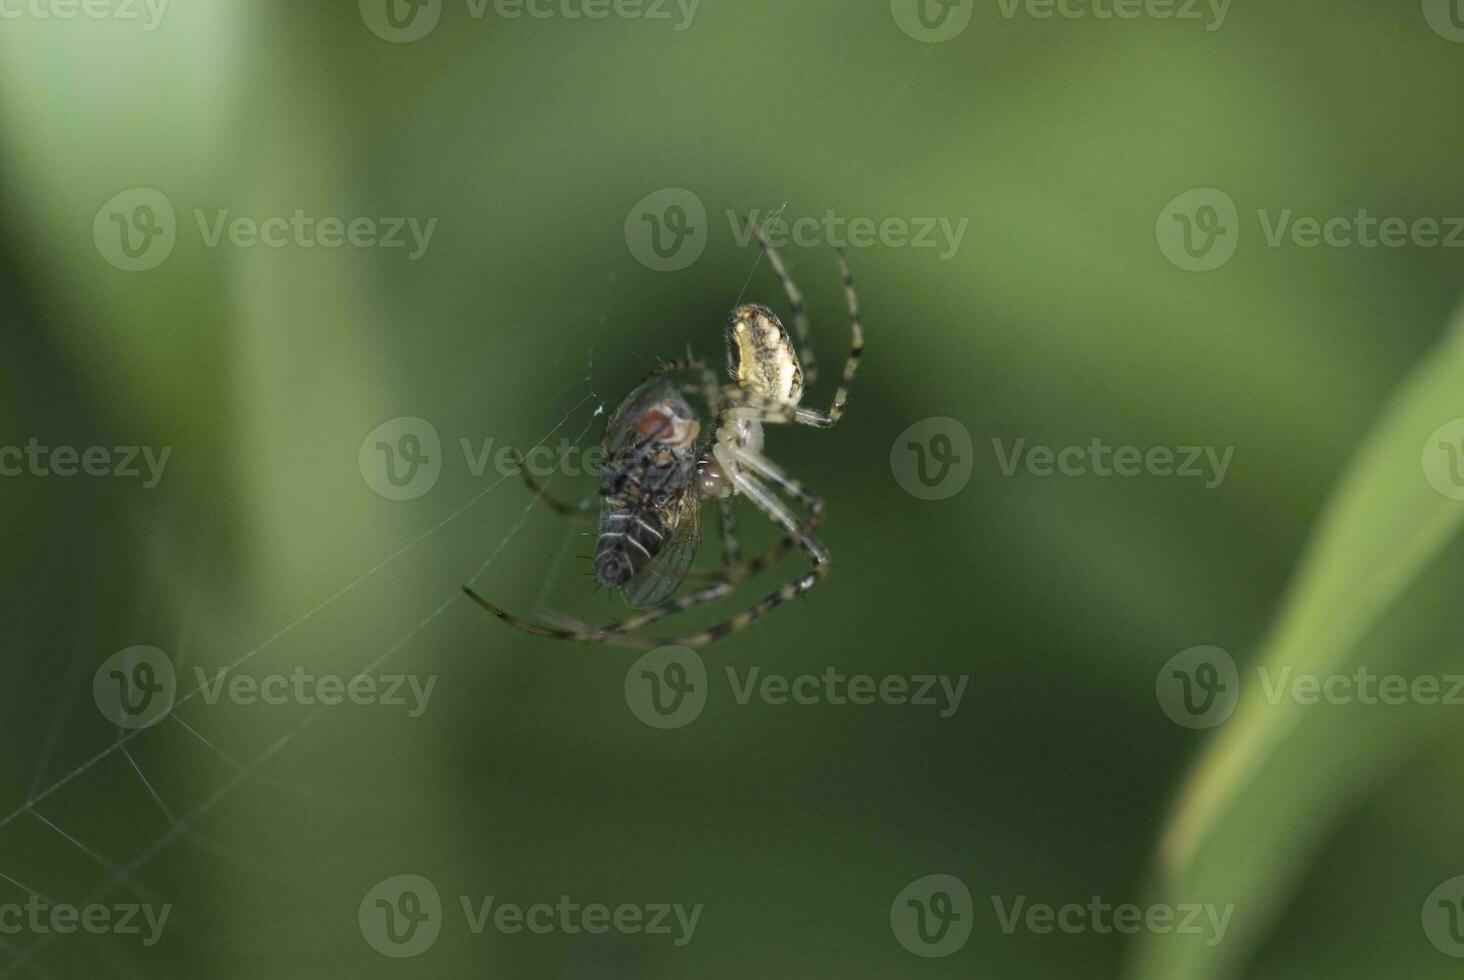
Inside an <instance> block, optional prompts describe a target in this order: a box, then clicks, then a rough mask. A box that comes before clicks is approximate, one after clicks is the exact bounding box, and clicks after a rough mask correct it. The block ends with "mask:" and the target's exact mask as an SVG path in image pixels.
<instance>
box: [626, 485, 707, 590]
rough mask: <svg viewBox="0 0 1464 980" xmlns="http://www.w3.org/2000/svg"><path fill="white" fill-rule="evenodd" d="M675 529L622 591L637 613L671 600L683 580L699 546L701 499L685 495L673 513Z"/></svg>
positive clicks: (692, 494) (693, 494)
mask: <svg viewBox="0 0 1464 980" xmlns="http://www.w3.org/2000/svg"><path fill="white" fill-rule="evenodd" d="M672 514H673V517H672V520H673V521H674V524H675V526H674V527H673V528H672V529H671V533H670V540H668V541H667V542H666V543H665V545H663V546H662V547H661V550H660V551H658V552H657V553H656V557H655V558H652V559H651V563H650V564H649V565H647V566H646V567H645V568H643V569H641V572H640V574H639V575H637V576H636V577H635V578H633V579H631V580H630V581H629V582H627V583H625V586H624V588H623V589H622V590H621V591H622V593H623V594H624V596H625V601H626V602H628V603H630V605H631V606H632V607H634V608H636V609H647V608H650V607H651V606H657V605H660V604H661V603H662V602H665V601H666V600H667V599H668V598H670V596H671V593H673V592H675V591H676V587H677V586H678V585H680V584H681V580H682V579H684V578H685V577H686V570H687V569H688V568H690V567H691V560H692V559H693V558H694V557H696V549H697V546H698V545H699V544H701V498H700V497H699V496H697V495H696V494H695V493H688V494H687V495H686V497H685V498H684V499H683V500H682V501H681V503H680V504H678V505H677V507H676V508H675V509H674V510H673V511H672Z"/></svg>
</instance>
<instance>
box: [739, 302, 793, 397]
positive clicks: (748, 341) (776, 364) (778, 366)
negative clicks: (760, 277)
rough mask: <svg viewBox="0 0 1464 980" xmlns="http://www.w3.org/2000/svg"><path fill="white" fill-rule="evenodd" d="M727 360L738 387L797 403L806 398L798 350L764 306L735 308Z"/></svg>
mask: <svg viewBox="0 0 1464 980" xmlns="http://www.w3.org/2000/svg"><path fill="white" fill-rule="evenodd" d="M727 362H728V363H727V370H728V371H729V372H730V373H731V375H732V377H733V379H734V380H735V381H736V382H737V385H738V387H741V388H745V389H747V390H748V391H753V392H756V393H757V394H759V395H762V396H763V397H764V398H772V399H776V400H778V401H780V402H788V403H791V404H794V405H796V404H798V402H799V401H800V400H801V399H802V398H803V368H802V367H800V366H799V364H798V353H797V351H796V350H794V348H793V343H792V341H790V340H789V339H788V331H787V330H784V329H783V324H782V323H781V322H780V321H779V320H778V317H777V315H776V314H774V313H773V311H772V310H770V309H768V308H767V307H765V306H756V305H748V306H739V307H737V309H735V310H733V311H732V315H731V317H730V318H729V323H728V327H727Z"/></svg>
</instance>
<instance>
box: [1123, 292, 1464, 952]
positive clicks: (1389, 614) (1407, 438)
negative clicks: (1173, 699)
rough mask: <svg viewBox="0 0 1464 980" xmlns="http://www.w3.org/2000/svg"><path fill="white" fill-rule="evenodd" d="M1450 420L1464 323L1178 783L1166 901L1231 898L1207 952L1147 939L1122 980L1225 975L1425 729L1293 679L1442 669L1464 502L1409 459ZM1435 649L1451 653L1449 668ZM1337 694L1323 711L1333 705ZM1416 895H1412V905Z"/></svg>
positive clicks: (1164, 882)
mask: <svg viewBox="0 0 1464 980" xmlns="http://www.w3.org/2000/svg"><path fill="white" fill-rule="evenodd" d="M1461 416H1464V316H1459V315H1456V320H1455V325H1454V327H1453V329H1452V330H1451V331H1450V332H1449V334H1448V335H1447V336H1446V338H1445V340H1444V341H1443V342H1442V343H1441V344H1440V346H1439V347H1438V348H1437V349H1436V350H1435V351H1434V352H1433V353H1432V354H1430V355H1429V356H1428V357H1426V358H1425V359H1424V361H1423V363H1422V364H1420V365H1419V367H1418V368H1417V370H1416V371H1415V372H1414V374H1413V376H1412V377H1411V379H1410V380H1408V381H1407V382H1406V383H1405V384H1404V385H1403V386H1402V387H1401V389H1400V391H1399V392H1398V393H1397V395H1396V397H1395V398H1394V399H1393V400H1392V402H1391V404H1390V405H1389V406H1388V407H1387V409H1385V411H1384V412H1383V414H1382V417H1381V418H1380V420H1379V422H1378V423H1377V425H1376V426H1375V427H1374V429H1373V431H1372V434H1371V435H1370V437H1369V438H1368V439H1367V441H1366V442H1365V443H1364V444H1363V446H1362V447H1361V449H1360V451H1359V452H1358V453H1357V454H1356V456H1355V457H1354V459H1353V462H1352V463H1351V464H1350V466H1349V468H1348V471H1347V472H1346V473H1345V474H1344V476H1343V478H1342V480H1341V481H1340V483H1339V485H1338V488H1337V490H1336V492H1335V493H1334V495H1333V497H1332V500H1331V503H1330V504H1329V506H1328V508H1327V511H1326V513H1325V514H1324V515H1323V518H1322V520H1321V522H1320V524H1319V526H1318V528H1317V530H1316V533H1315V535H1314V537H1313V539H1312V541H1311V544H1310V546H1309V548H1308V550H1307V553H1306V555H1305V557H1304V559H1303V561H1302V564H1301V567H1300V569H1299V572H1298V575H1297V577H1296V580H1295V583H1294V585H1293V586H1292V588H1291V590H1290V592H1289V594H1288V596H1287V597H1286V600H1285V603H1284V605H1283V607H1282V611H1281V613H1280V615H1279V617H1278V619H1277V622H1276V625H1275V627H1274V628H1273V630H1272V632H1271V635H1270V637H1269V639H1268V640H1267V641H1266V642H1265V643H1264V644H1263V647H1262V650H1261V654H1260V656H1259V657H1258V658H1257V662H1256V665H1255V669H1254V670H1251V671H1249V672H1245V673H1243V674H1242V677H1243V679H1242V682H1241V696H1240V702H1239V704H1238V706H1237V709H1236V712H1235V714H1234V716H1233V717H1232V718H1231V719H1230V720H1229V721H1228V722H1227V723H1226V725H1225V727H1224V728H1223V729H1221V730H1220V731H1219V733H1218V736H1217V737H1216V738H1215V740H1214V741H1213V742H1212V743H1211V744H1210V745H1209V746H1208V748H1207V749H1206V750H1205V752H1204V754H1203V756H1202V757H1201V759H1200V761H1199V762H1198V764H1197V765H1196V766H1195V768H1194V769H1193V770H1192V772H1191V774H1190V776H1189V778H1188V779H1187V781H1186V783H1185V785H1184V787H1183V789H1182V790H1181V793H1180V795H1179V798H1178V801H1177V804H1176V805H1175V807H1174V809H1173V811H1172V813H1171V815H1170V818H1169V821H1168V823H1167V825H1166V827H1165V829H1164V832H1163V834H1162V837H1161V839H1160V845H1159V859H1158V890H1159V892H1160V894H1161V896H1162V898H1163V899H1164V900H1166V901H1173V902H1205V903H1212V904H1215V905H1217V906H1224V905H1228V904H1234V906H1235V913H1234V925H1233V927H1232V929H1231V931H1230V934H1229V935H1228V936H1227V937H1225V939H1224V940H1221V941H1219V942H1215V943H1213V944H1209V943H1206V942H1205V941H1204V939H1203V938H1202V937H1198V936H1179V935H1176V934H1168V935H1159V934H1149V935H1146V937H1145V938H1144V940H1143V941H1142V943H1141V944H1140V946H1139V950H1138V955H1137V957H1136V959H1135V963H1134V968H1133V970H1132V971H1131V975H1133V976H1134V977H1136V978H1139V980H1149V978H1154V980H1158V978H1164V980H1180V978H1184V980H1202V978H1211V977H1223V976H1231V975H1234V974H1235V973H1236V971H1237V970H1239V969H1241V968H1242V967H1243V965H1244V963H1245V961H1246V960H1247V959H1248V958H1249V956H1250V955H1251V953H1253V952H1254V950H1255V948H1256V946H1257V945H1258V944H1259V942H1260V941H1261V940H1263V939H1264V938H1265V936H1266V934H1267V931H1268V930H1269V929H1271V928H1273V927H1274V925H1275V920H1276V918H1277V916H1278V915H1279V914H1280V913H1281V912H1282V911H1283V910H1284V907H1285V902H1286V900H1287V898H1288V897H1289V894H1290V891H1291V889H1292V888H1293V887H1294V886H1295V884H1296V879H1297V878H1298V876H1299V875H1300V874H1301V872H1302V871H1303V870H1304V869H1305V867H1306V864H1307V859H1308V857H1309V856H1310V855H1311V854H1312V853H1313V851H1314V850H1315V849H1317V848H1319V847H1320V845H1321V844H1322V843H1323V840H1324V837H1325V834H1326V833H1327V831H1329V830H1330V829H1331V828H1332V826H1333V823H1334V821H1335V820H1336V819H1338V818H1340V817H1341V816H1342V815H1343V814H1345V812H1346V811H1347V809H1348V808H1349V806H1350V805H1351V804H1352V803H1353V802H1354V801H1355V800H1356V799H1357V798H1358V797H1359V796H1360V795H1361V794H1363V793H1365V792H1366V791H1367V790H1368V789H1369V788H1371V787H1372V786H1373V784H1374V783H1376V782H1377V781H1378V778H1379V777H1380V776H1381V775H1382V774H1383V773H1384V772H1385V771H1386V766H1387V763H1388V762H1389V761H1392V760H1396V759H1398V758H1400V757H1401V756H1403V755H1406V754H1408V753H1410V752H1412V751H1415V750H1417V749H1418V748H1419V747H1420V745H1421V743H1422V742H1423V740H1425V739H1426V738H1427V737H1428V736H1429V735H1430V734H1433V733H1435V732H1436V731H1437V730H1438V724H1437V723H1438V721H1439V720H1440V718H1439V715H1438V713H1437V711H1436V710H1435V711H1434V713H1433V714H1430V713H1429V711H1428V710H1427V709H1425V708H1424V706H1422V705H1420V704H1409V705H1406V706H1399V707H1396V708H1393V707H1385V706H1381V705H1377V704H1373V705H1367V704H1361V703H1356V700H1357V699H1354V703H1351V704H1343V703H1326V701H1325V699H1324V700H1323V701H1322V703H1317V704H1312V703H1303V702H1302V701H1301V700H1299V699H1297V698H1295V697H1291V696H1288V695H1287V693H1286V688H1285V687H1283V686H1281V685H1282V682H1283V681H1290V680H1291V679H1293V678H1295V677H1296V676H1298V675H1303V674H1304V675H1310V676H1316V677H1318V678H1323V679H1325V678H1328V677H1335V676H1339V675H1341V676H1349V677H1356V676H1358V672H1359V671H1360V670H1365V671H1368V672H1371V673H1373V674H1379V673H1380V672H1386V673H1388V674H1391V675H1398V676H1402V677H1404V678H1410V677H1417V676H1420V675H1425V674H1428V673H1429V672H1431V671H1434V670H1436V669H1438V668H1440V667H1442V666H1444V665H1446V664H1447V663H1449V662H1450V660H1451V659H1452V660H1453V662H1455V663H1457V656H1458V653H1459V652H1460V649H1459V648H1460V643H1459V641H1458V639H1457V638H1455V637H1454V636H1452V635H1450V633H1449V630H1448V622H1449V620H1450V618H1451V616H1452V613H1453V610H1454V609H1455V608H1456V605H1455V603H1454V602H1451V601H1450V600H1451V598H1452V597H1456V596H1457V595H1458V594H1459V588H1460V587H1461V586H1464V539H1461V535H1460V529H1461V527H1464V502H1461V501H1459V500H1455V499H1451V498H1449V497H1446V496H1444V495H1443V494H1442V493H1439V492H1437V491H1435V490H1434V489H1433V487H1432V486H1430V484H1429V482H1428V479H1427V477H1426V475H1425V473H1424V470H1423V466H1422V465H1421V462H1420V450H1423V449H1426V448H1428V447H1429V446H1430V440H1431V435H1430V434H1431V433H1434V432H1436V431H1437V430H1438V429H1439V428H1440V426H1441V425H1443V424H1444V423H1446V422H1448V421H1450V420H1451V419H1456V418H1459V417H1461ZM1451 655H1452V658H1451ZM1340 700H1341V699H1339V701H1340ZM1421 899H1422V896H1420V900H1421Z"/></svg>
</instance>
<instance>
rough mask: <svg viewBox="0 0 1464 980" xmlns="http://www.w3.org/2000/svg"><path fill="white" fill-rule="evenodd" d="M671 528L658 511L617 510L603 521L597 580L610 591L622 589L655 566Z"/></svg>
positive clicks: (596, 556) (596, 550) (609, 511)
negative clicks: (610, 589)
mask: <svg viewBox="0 0 1464 980" xmlns="http://www.w3.org/2000/svg"><path fill="white" fill-rule="evenodd" d="M667 533H668V528H667V527H666V522H665V520H664V519H663V518H662V517H661V515H660V514H659V513H657V512H656V511H654V510H644V509H637V508H632V507H615V508H612V509H610V510H608V511H606V513H605V514H604V516H603V518H602V519H601V521H600V540H599V543H598V544H597V545H596V546H595V578H597V579H599V581H600V584H601V585H604V586H607V587H609V588H620V587H621V586H623V585H625V583H627V582H629V581H630V580H631V579H632V578H634V577H635V576H636V575H638V574H640V572H641V570H642V569H644V568H645V567H646V566H647V565H649V564H650V563H651V559H652V558H655V557H656V555H657V554H658V553H659V552H660V551H661V548H662V547H663V546H664V545H665V544H666V535H667Z"/></svg>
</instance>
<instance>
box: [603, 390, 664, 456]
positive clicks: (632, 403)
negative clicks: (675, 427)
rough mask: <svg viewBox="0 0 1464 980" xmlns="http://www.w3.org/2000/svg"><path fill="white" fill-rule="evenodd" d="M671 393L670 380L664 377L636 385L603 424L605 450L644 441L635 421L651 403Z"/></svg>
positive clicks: (612, 450)
mask: <svg viewBox="0 0 1464 980" xmlns="http://www.w3.org/2000/svg"><path fill="white" fill-rule="evenodd" d="M673 395H674V392H673V391H672V387H671V382H670V381H668V380H666V379H665V378H661V377H656V378H651V379H649V380H647V381H643V382H641V383H640V384H639V385H637V386H636V388H635V390H633V391H632V392H631V393H630V394H628V395H626V396H625V400H624V401H622V402H621V403H620V407H619V408H617V409H615V414H614V415H612V416H610V421H609V422H608V423H606V425H605V447H604V448H605V450H606V451H607V452H610V453H613V452H615V451H616V450H619V449H624V448H625V447H626V446H628V445H631V444H632V443H636V442H644V441H645V436H644V435H642V434H640V433H638V432H637V431H636V428H635V426H636V423H637V422H639V421H640V420H641V416H642V415H644V414H645V413H646V411H647V410H648V409H650V407H651V406H652V405H655V404H657V403H658V402H662V401H665V400H667V399H668V398H670V397H672V396H673Z"/></svg>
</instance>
